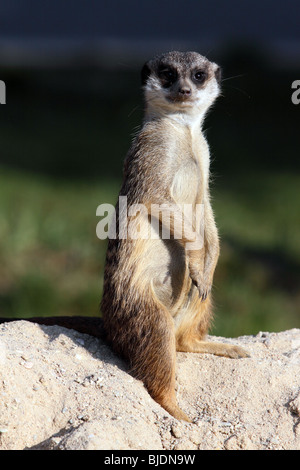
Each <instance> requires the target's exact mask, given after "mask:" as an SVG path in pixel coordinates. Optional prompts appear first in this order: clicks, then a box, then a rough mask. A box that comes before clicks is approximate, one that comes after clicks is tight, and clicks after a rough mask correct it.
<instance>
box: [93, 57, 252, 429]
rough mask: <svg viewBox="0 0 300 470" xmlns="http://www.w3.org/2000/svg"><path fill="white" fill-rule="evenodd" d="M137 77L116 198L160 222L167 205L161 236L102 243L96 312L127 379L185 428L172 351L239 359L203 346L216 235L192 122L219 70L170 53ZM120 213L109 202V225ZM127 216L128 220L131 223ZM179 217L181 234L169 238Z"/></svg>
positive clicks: (197, 125) (203, 154) (214, 92)
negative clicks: (137, 96)
mask: <svg viewBox="0 0 300 470" xmlns="http://www.w3.org/2000/svg"><path fill="white" fill-rule="evenodd" d="M141 77H142V87H143V91H144V98H145V113H144V121H143V124H142V127H141V130H140V131H139V132H138V134H137V135H136V137H135V138H134V141H133V143H132V146H131V148H130V150H129V152H128V154H127V156H126V159H125V163H124V178H123V184H122V187H121V190H120V193H119V196H126V198H127V204H128V206H130V205H133V204H140V205H143V207H146V208H148V209H149V208H150V207H151V206H152V205H153V204H154V205H155V204H157V205H159V207H160V208H161V211H160V215H158V218H159V222H160V224H163V215H164V214H163V213H164V207H166V208H168V207H169V206H171V207H172V208H173V212H172V217H171V218H172V222H171V223H170V238H169V239H164V238H163V237H162V236H157V237H135V238H132V237H120V236H119V235H120V234H119V232H118V231H117V234H116V237H114V238H111V239H110V240H109V242H108V248H107V255H106V264H105V272H104V287H103V297H102V302H101V311H102V315H103V325H104V330H105V333H106V337H107V339H108V341H109V343H110V344H111V346H112V348H113V349H114V351H115V352H116V353H117V354H119V355H121V356H123V357H124V358H125V359H126V360H128V361H129V363H130V366H131V371H132V373H133V374H134V376H135V377H137V378H138V379H141V380H142V381H143V383H144V385H145V386H146V388H147V389H148V391H149V393H150V395H151V396H152V397H153V399H154V400H156V401H157V402H158V403H159V404H160V405H161V406H162V407H163V408H164V409H165V410H167V411H168V412H169V413H170V414H171V415H173V416H174V417H175V418H177V419H182V420H186V421H190V419H189V417H188V416H187V415H186V413H184V412H183V411H182V410H181V409H180V408H179V406H178V404H177V399H176V393H175V368H176V351H184V352H194V353H212V354H216V355H219V356H225V357H230V358H242V357H247V356H248V354H247V352H246V351H244V350H243V349H242V348H240V347H238V346H234V345H229V344H222V343H217V342H208V341H206V339H205V338H206V334H207V332H208V329H209V326H210V323H211V320H212V301H211V287H212V282H213V276H214V271H215V267H216V264H217V260H218V257H219V237H218V231H217V228H216V224H215V221H214V215H213V211H212V207H211V202H210V193H209V178H210V177H209V164H210V153H209V147H208V144H207V141H206V138H205V136H204V134H203V132H202V125H203V121H204V117H205V115H206V113H207V111H208V109H209V108H210V107H211V105H212V104H213V103H214V101H215V99H216V98H217V97H218V95H219V93H220V81H221V71H220V68H219V66H218V65H216V64H215V63H213V62H210V61H209V60H208V59H207V58H205V57H203V56H202V55H200V54H198V53H196V52H175V51H174V52H169V53H166V54H163V55H161V56H159V57H155V58H154V59H152V60H149V61H148V62H147V63H146V64H145V65H144V67H143V69H142V73H141ZM184 204H189V205H190V206H192V207H193V208H194V209H195V208H196V206H197V205H201V207H202V208H203V222H204V223H203V226H204V234H203V237H202V238H203V243H202V245H201V246H200V245H199V246H198V247H197V249H195V247H193V249H191V244H190V243H191V240H193V237H194V238H195V233H196V235H197V230H198V228H197V227H196V226H195V224H196V221H195V217H194V216H193V215H192V216H191V217H187V216H186V215H185V214H184V213H183V209H182V207H183V205H184ZM174 208H175V209H174ZM123 215H124V214H123ZM120 216H121V214H120V212H119V209H118V205H117V206H116V220H117V221H118V220H119V219H120ZM127 218H128V222H132V220H133V218H134V216H130V215H127ZM135 219H138V224H139V228H140V232H142V233H143V232H147V233H149V230H148V229H149V226H150V225H151V223H152V221H151V220H150V217H149V216H145V214H144V213H143V214H140V215H137V214H135ZM180 220H181V221H184V225H185V230H184V231H183V233H182V236H181V237H179V238H178V236H176V230H177V229H176V223H177V222H179V221H180ZM177 225H178V224H177ZM116 227H118V224H116ZM117 230H118V229H117ZM177 231H178V230H177ZM200 238H201V237H199V239H200Z"/></svg>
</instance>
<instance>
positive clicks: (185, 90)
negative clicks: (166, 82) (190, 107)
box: [178, 86, 192, 96]
mask: <svg viewBox="0 0 300 470" xmlns="http://www.w3.org/2000/svg"><path fill="white" fill-rule="evenodd" d="M178 92H179V94H180V95H182V96H189V95H190V94H191V93H192V90H191V89H190V88H189V87H188V86H182V87H180V88H179V90H178Z"/></svg>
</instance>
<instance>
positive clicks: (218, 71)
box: [215, 66, 222, 85]
mask: <svg viewBox="0 0 300 470" xmlns="http://www.w3.org/2000/svg"><path fill="white" fill-rule="evenodd" d="M215 77H216V80H217V82H218V84H219V85H221V80H222V69H221V67H219V66H218V67H217V68H216V70H215Z"/></svg>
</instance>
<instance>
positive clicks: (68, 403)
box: [0, 321, 300, 450]
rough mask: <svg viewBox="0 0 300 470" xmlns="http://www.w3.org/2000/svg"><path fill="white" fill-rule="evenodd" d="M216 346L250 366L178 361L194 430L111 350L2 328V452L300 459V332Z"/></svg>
mask: <svg viewBox="0 0 300 470" xmlns="http://www.w3.org/2000/svg"><path fill="white" fill-rule="evenodd" d="M210 339H211V340H213V341H215V340H218V341H224V342H228V343H233V344H238V345H241V346H243V347H245V348H246V349H247V350H248V351H249V352H250V354H251V357H250V358H246V359H237V360H234V359H227V358H220V357H215V356H211V355H207V354H204V355H200V354H186V353H178V355H177V357H178V367H177V369H178V370H177V387H178V389H177V395H178V399H179V404H180V406H181V407H182V409H183V410H185V411H186V412H187V413H188V415H189V416H190V417H191V418H192V419H193V420H194V422H193V423H192V424H188V423H184V422H179V421H176V420H175V419H174V418H172V417H171V416H170V415H169V414H168V413H167V412H166V411H165V410H163V409H162V408H161V407H160V406H159V405H158V404H157V403H155V402H154V401H153V400H152V399H151V398H150V396H149V395H148V393H147V391H146V390H145V388H144V386H143V384H142V383H141V382H139V381H137V380H135V379H134V378H132V377H131V376H130V375H129V374H128V373H127V368H126V364H124V363H123V362H122V361H121V360H120V359H118V358H117V357H116V356H114V355H113V354H112V352H111V351H110V350H109V348H108V347H107V346H106V345H105V344H104V343H103V342H101V341H99V340H97V339H95V338H92V337H90V336H87V335H83V334H79V333H77V332H75V331H73V330H67V329H65V328H61V327H56V326H38V325H36V324H31V323H29V322H26V321H18V322H12V323H7V324H3V325H0V449H25V448H26V449H28V448H29V449H30V448H33V449H107V450H115V449H151V450H155V449H178V450H179V449H180V450H183V449H186V450H192V449H300V330H299V329H293V330H290V331H285V332H282V333H276V334H275V333H259V334H258V335H257V336H255V337H252V336H251V337H250V336H245V337H240V338H235V339H224V338H215V337H211V338H210Z"/></svg>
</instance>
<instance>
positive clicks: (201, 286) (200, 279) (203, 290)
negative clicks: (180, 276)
mask: <svg viewBox="0 0 300 470" xmlns="http://www.w3.org/2000/svg"><path fill="white" fill-rule="evenodd" d="M190 277H191V279H192V283H193V284H194V286H196V287H197V289H198V292H199V298H200V299H201V302H204V300H206V299H207V296H208V295H209V293H210V291H211V287H212V286H211V282H209V281H207V280H205V278H204V276H203V274H200V273H199V271H197V270H195V269H193V268H191V267H190Z"/></svg>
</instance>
